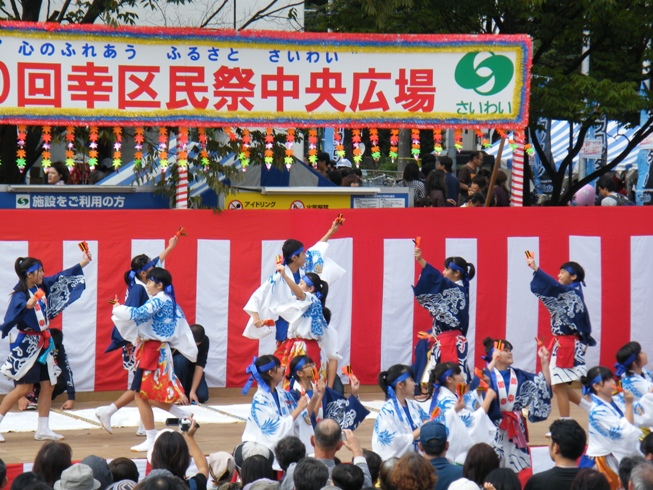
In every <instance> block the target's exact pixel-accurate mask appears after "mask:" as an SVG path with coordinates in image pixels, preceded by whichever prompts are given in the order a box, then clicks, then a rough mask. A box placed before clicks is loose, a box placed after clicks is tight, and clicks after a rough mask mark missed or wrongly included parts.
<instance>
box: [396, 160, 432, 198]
mask: <svg viewBox="0 0 653 490" xmlns="http://www.w3.org/2000/svg"><path fill="white" fill-rule="evenodd" d="M397 186H399V187H410V188H412V189H413V206H416V205H417V203H418V202H420V201H421V200H422V199H423V198H424V196H425V195H426V189H425V187H424V182H422V181H421V180H419V167H418V166H417V163H415V162H408V163H407V164H406V166H405V167H404V175H403V178H402V179H401V180H400V181H398V182H397Z"/></svg>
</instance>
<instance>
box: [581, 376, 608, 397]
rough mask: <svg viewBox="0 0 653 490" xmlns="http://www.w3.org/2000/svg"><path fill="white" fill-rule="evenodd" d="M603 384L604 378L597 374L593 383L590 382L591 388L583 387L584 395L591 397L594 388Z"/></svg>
mask: <svg viewBox="0 0 653 490" xmlns="http://www.w3.org/2000/svg"><path fill="white" fill-rule="evenodd" d="M602 382H603V377H602V376H601V375H600V374H597V375H596V376H595V377H594V379H593V380H592V381H590V382H589V386H583V395H589V394H590V393H592V386H594V385H597V384H600V383H602Z"/></svg>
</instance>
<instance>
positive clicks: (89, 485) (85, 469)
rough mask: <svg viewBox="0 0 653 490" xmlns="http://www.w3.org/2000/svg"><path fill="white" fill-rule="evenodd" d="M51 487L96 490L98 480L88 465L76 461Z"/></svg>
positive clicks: (69, 489) (63, 489)
mask: <svg viewBox="0 0 653 490" xmlns="http://www.w3.org/2000/svg"><path fill="white" fill-rule="evenodd" d="M23 488H26V487H23ZM53 488H54V490H98V489H99V488H100V482H99V481H97V480H96V479H95V478H94V477H93V470H92V469H91V468H90V466H88V465H85V464H82V463H77V464H74V465H72V466H71V467H70V468H67V469H65V470H64V471H63V472H62V473H61V478H60V479H59V480H58V481H57V482H55V484H54V487H53Z"/></svg>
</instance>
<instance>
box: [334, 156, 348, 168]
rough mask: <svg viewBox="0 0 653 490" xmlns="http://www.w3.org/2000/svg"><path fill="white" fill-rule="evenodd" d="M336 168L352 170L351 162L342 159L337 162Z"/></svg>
mask: <svg viewBox="0 0 653 490" xmlns="http://www.w3.org/2000/svg"><path fill="white" fill-rule="evenodd" d="M336 168H338V169H343V168H351V162H350V161H349V160H347V159H346V158H341V159H340V160H338V161H337V162H336Z"/></svg>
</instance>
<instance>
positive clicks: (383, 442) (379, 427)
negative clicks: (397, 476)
mask: <svg viewBox="0 0 653 490" xmlns="http://www.w3.org/2000/svg"><path fill="white" fill-rule="evenodd" d="M406 406H407V407H408V410H409V413H410V416H411V418H412V420H413V423H415V424H416V425H417V427H419V426H421V425H422V423H424V422H425V421H427V420H428V419H429V417H428V415H427V414H426V412H425V411H424V410H422V408H421V407H420V406H419V404H418V403H417V402H415V401H413V400H406ZM406 419H407V417H406V416H405V415H404V414H401V417H400V414H398V413H396V412H395V404H394V401H393V400H388V401H387V402H386V403H385V404H384V405H383V407H382V408H381V411H380V412H379V415H378V416H377V418H376V422H375V423H374V432H373V434H372V450H373V451H374V452H375V453H377V454H378V455H379V456H381V458H382V459H383V460H386V459H388V458H391V457H393V456H397V457H401V456H403V455H404V454H405V453H407V452H408V451H414V450H415V439H414V437H413V430H414V429H413V427H412V426H411V424H410V422H409V421H408V420H406Z"/></svg>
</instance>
